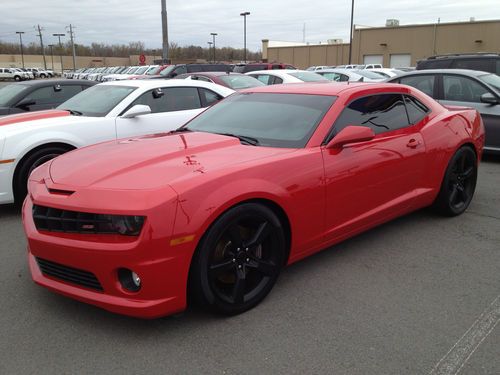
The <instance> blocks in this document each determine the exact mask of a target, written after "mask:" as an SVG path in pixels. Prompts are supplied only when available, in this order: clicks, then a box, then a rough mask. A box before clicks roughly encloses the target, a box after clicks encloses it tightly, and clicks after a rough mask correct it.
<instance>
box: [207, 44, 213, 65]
mask: <svg viewBox="0 0 500 375" xmlns="http://www.w3.org/2000/svg"><path fill="white" fill-rule="evenodd" d="M207 43H208V61H210V55H211V54H212V44H213V42H207Z"/></svg>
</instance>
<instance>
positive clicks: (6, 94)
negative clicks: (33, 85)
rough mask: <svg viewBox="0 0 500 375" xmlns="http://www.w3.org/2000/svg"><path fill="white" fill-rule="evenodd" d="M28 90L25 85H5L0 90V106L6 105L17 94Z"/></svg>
mask: <svg viewBox="0 0 500 375" xmlns="http://www.w3.org/2000/svg"><path fill="white" fill-rule="evenodd" d="M27 88H28V86H26V85H7V86H4V87H2V88H1V89H0V105H1V106H4V105H8V104H9V102H10V101H11V100H12V99H13V98H14V96H16V95H17V94H19V93H20V92H21V91H24V90H26V89H27Z"/></svg>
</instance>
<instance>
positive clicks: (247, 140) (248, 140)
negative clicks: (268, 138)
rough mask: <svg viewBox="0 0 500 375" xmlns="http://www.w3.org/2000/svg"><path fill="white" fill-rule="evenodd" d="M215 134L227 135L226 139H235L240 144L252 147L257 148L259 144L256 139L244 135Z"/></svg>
mask: <svg viewBox="0 0 500 375" xmlns="http://www.w3.org/2000/svg"><path fill="white" fill-rule="evenodd" d="M216 134H220V135H227V136H228V137H236V138H238V139H239V140H240V141H241V142H244V143H246V144H249V145H252V146H257V145H258V144H259V140H258V139H257V138H252V137H247V136H246V135H238V134H232V133H216Z"/></svg>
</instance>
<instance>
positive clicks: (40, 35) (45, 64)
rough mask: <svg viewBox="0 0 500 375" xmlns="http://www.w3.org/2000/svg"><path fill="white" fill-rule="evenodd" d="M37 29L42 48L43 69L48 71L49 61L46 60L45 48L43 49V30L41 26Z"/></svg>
mask: <svg viewBox="0 0 500 375" xmlns="http://www.w3.org/2000/svg"><path fill="white" fill-rule="evenodd" d="M36 29H38V36H39V37H40V46H41V47H42V56H43V68H44V69H45V70H47V61H46V60H45V48H43V38H42V28H41V27H40V25H38V27H37V28H36Z"/></svg>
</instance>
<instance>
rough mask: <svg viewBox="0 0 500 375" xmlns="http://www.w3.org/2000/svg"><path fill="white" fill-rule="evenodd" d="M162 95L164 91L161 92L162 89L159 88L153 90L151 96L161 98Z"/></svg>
mask: <svg viewBox="0 0 500 375" xmlns="http://www.w3.org/2000/svg"><path fill="white" fill-rule="evenodd" d="M163 95H165V93H164V92H163V90H162V89H161V88H158V89H154V90H153V98H155V99H158V98H161V97H162V96H163Z"/></svg>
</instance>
